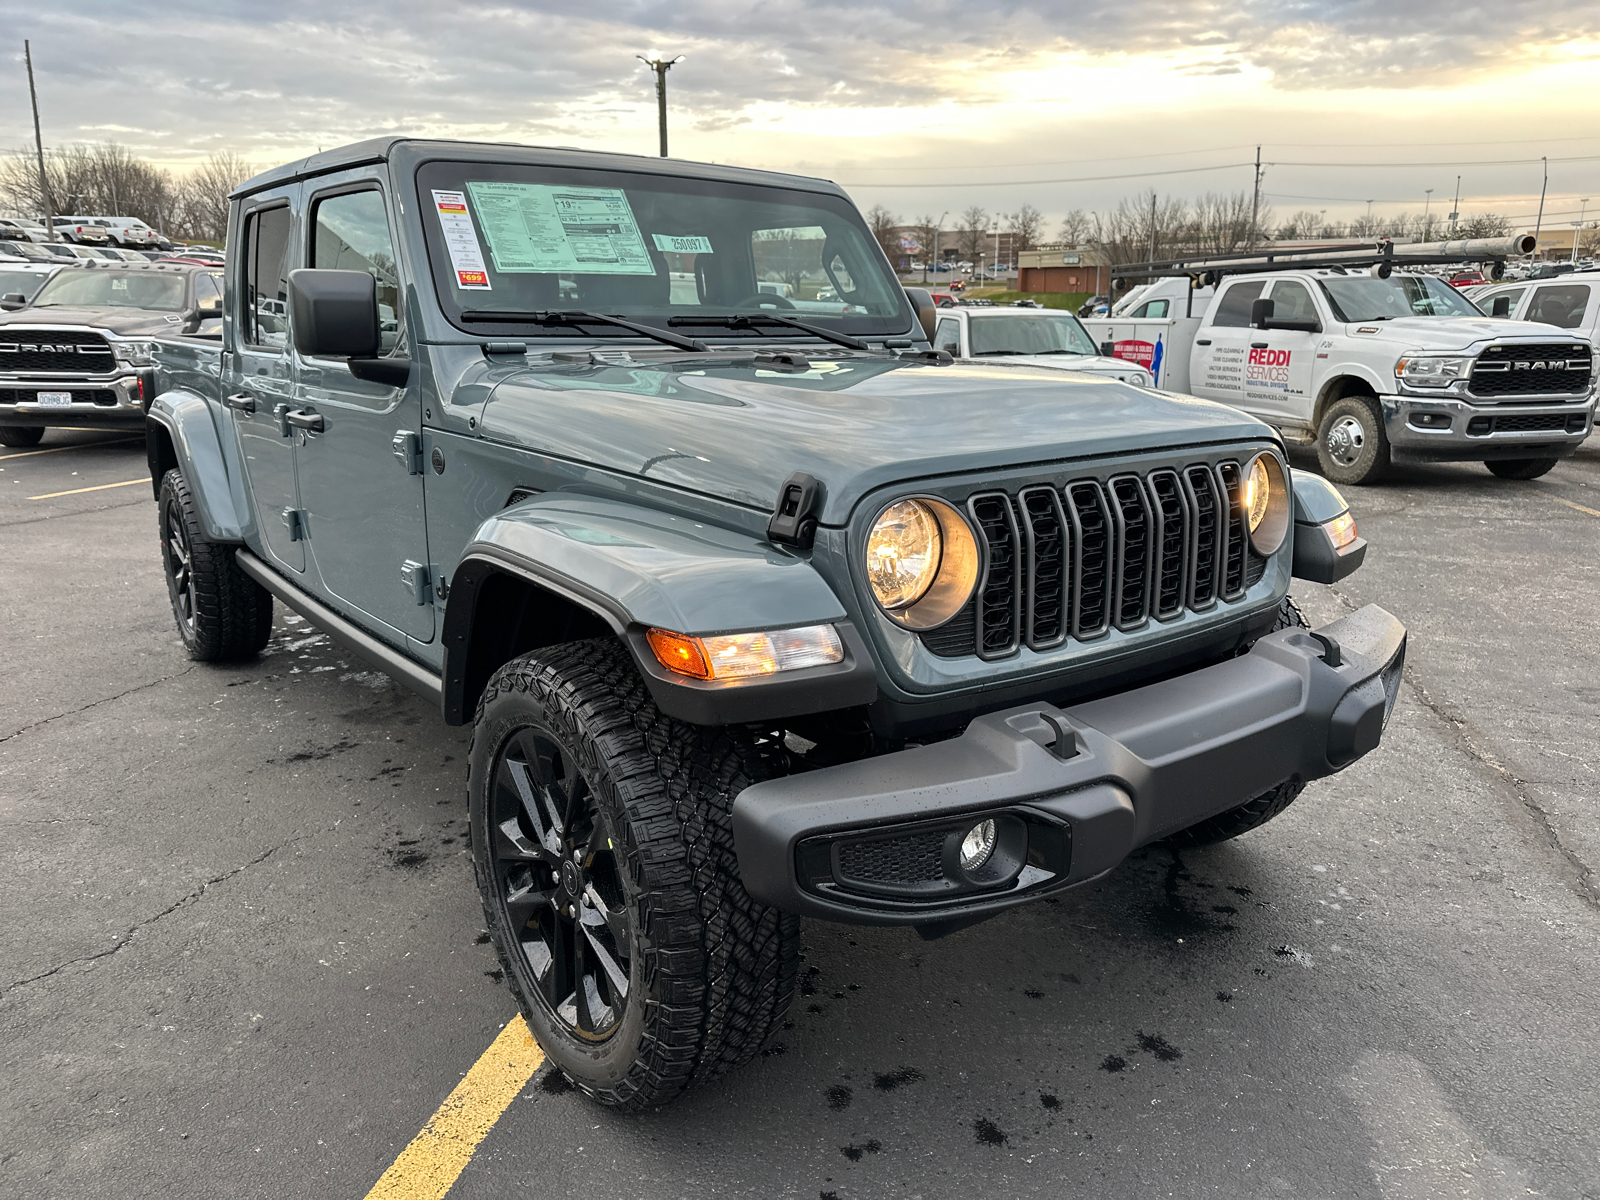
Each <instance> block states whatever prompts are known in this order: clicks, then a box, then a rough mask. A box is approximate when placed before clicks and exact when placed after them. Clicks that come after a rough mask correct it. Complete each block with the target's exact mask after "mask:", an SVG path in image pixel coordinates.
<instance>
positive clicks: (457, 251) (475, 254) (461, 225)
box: [433, 188, 490, 292]
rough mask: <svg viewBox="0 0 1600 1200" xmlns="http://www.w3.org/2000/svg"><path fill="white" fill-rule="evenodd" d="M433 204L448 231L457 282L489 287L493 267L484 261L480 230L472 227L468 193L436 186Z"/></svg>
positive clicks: (478, 287)
mask: <svg viewBox="0 0 1600 1200" xmlns="http://www.w3.org/2000/svg"><path fill="white" fill-rule="evenodd" d="M433 205H434V208H436V209H437V210H438V212H439V228H440V229H441V230H443V232H444V244H445V246H446V248H447V249H448V250H449V251H450V267H451V269H452V270H453V271H455V273H456V286H457V287H460V288H476V289H478V290H479V291H485V292H486V291H489V290H490V288H489V268H488V267H486V266H485V265H484V262H483V250H482V248H481V247H480V246H479V245H478V231H477V230H475V229H474V228H473V227H472V214H471V213H470V212H468V211H467V197H466V195H465V193H462V192H446V191H440V190H439V189H437V188H435V189H434V192H433Z"/></svg>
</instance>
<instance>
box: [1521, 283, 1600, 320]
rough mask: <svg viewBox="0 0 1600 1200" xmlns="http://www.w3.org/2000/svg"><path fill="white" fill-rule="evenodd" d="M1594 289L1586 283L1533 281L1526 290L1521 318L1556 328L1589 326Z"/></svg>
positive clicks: (1591, 317) (1591, 316)
mask: <svg viewBox="0 0 1600 1200" xmlns="http://www.w3.org/2000/svg"><path fill="white" fill-rule="evenodd" d="M1595 290H1596V289H1594V288H1593V287H1591V286H1590V285H1589V284H1587V283H1556V282H1550V283H1536V284H1534V285H1533V286H1532V287H1531V288H1529V289H1528V291H1529V295H1528V299H1527V302H1526V303H1525V304H1524V305H1523V307H1522V313H1521V317H1522V320H1524V321H1541V322H1543V323H1544V324H1546V325H1554V326H1556V327H1558V328H1560V329H1574V330H1587V329H1592V328H1594V317H1593V315H1592V314H1591V312H1590V309H1591V308H1592V307H1593V305H1594V292H1595Z"/></svg>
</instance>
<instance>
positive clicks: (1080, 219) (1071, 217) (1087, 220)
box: [1059, 208, 1094, 246]
mask: <svg viewBox="0 0 1600 1200" xmlns="http://www.w3.org/2000/svg"><path fill="white" fill-rule="evenodd" d="M1093 228H1094V218H1093V217H1091V216H1090V215H1089V214H1088V213H1086V212H1084V211H1083V209H1081V208H1075V209H1073V210H1072V211H1071V212H1069V213H1068V214H1067V215H1066V216H1064V217H1062V218H1061V233H1060V234H1059V236H1060V238H1061V240H1062V241H1063V242H1065V243H1066V244H1067V245H1069V246H1077V245H1080V244H1081V243H1082V242H1083V239H1084V238H1086V237H1088V236H1089V232H1090V230H1092V229H1093Z"/></svg>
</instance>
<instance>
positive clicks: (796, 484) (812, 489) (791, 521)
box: [767, 471, 822, 550]
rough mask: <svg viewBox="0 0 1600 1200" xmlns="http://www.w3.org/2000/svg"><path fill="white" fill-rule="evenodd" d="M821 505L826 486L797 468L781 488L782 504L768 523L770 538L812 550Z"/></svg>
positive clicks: (770, 539) (768, 535)
mask: <svg viewBox="0 0 1600 1200" xmlns="http://www.w3.org/2000/svg"><path fill="white" fill-rule="evenodd" d="M821 507H822V485H821V484H820V483H818V482H817V480H816V477H815V476H813V475H807V474H806V473H805V472H804V471H796V472H795V473H794V474H793V475H791V476H789V478H787V479H785V480H784V481H783V486H782V487H781V488H779V489H778V504H777V507H776V508H774V509H773V510H772V519H771V520H769V521H768V522H767V540H768V541H772V542H779V543H782V544H783V545H785V546H794V547H797V548H798V549H801V550H809V549H811V543H812V541H813V540H815V538H816V536H817V510H818V509H820V508H821Z"/></svg>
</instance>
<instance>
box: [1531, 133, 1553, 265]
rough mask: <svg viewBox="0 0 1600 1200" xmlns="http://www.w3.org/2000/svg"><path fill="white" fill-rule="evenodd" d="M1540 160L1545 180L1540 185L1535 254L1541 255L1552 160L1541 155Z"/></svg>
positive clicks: (1536, 255)
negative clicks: (1542, 231)
mask: <svg viewBox="0 0 1600 1200" xmlns="http://www.w3.org/2000/svg"><path fill="white" fill-rule="evenodd" d="M1539 161H1540V162H1541V163H1543V164H1544V182H1543V183H1542V184H1540V185H1539V215H1538V216H1537V217H1536V218H1534V222H1533V256H1534V257H1535V258H1538V257H1539V230H1541V229H1543V228H1544V194H1545V192H1546V191H1547V190H1548V189H1549V187H1550V160H1549V159H1548V158H1546V157H1544V156H1542V155H1541V156H1540V158H1539Z"/></svg>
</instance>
